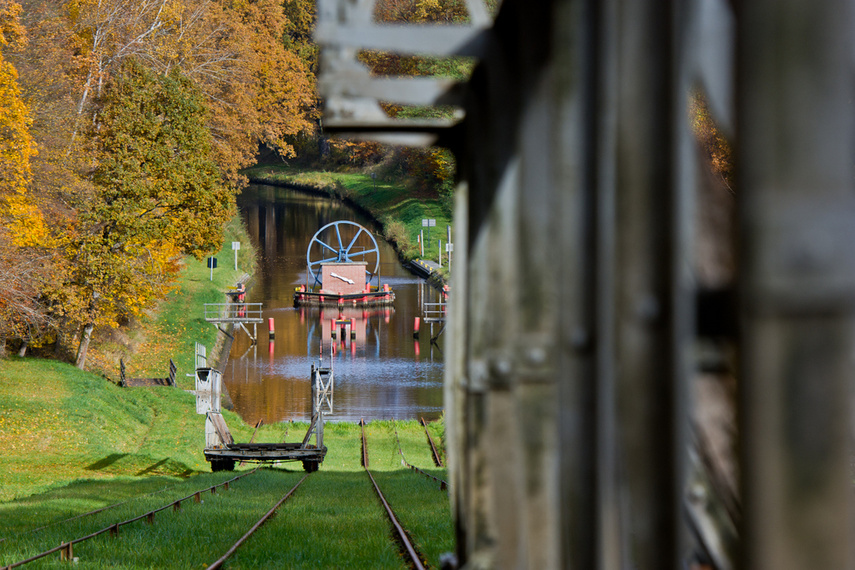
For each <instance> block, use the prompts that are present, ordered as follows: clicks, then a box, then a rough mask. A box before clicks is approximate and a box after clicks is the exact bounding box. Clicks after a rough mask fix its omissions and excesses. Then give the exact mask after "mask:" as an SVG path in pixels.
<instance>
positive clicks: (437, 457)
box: [419, 418, 445, 467]
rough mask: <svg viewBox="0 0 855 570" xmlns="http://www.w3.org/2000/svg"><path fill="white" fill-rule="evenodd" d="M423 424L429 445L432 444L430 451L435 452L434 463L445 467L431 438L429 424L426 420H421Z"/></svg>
mask: <svg viewBox="0 0 855 570" xmlns="http://www.w3.org/2000/svg"><path fill="white" fill-rule="evenodd" d="M419 420H420V421H421V423H422V426H424V428H425V434H426V435H427V439H428V443H430V449H431V451H432V452H433V463H434V465H436V466H437V467H445V465H444V464H443V463H442V458H441V457H440V456H439V453H438V452H437V450H436V446H435V445H434V444H433V438H432V437H431V436H430V430H429V429H428V425H427V422H426V421H425V419H424V418H419Z"/></svg>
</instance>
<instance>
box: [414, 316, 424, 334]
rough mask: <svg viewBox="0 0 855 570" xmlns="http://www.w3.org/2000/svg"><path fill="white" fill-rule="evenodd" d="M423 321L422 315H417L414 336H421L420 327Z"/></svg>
mask: <svg viewBox="0 0 855 570" xmlns="http://www.w3.org/2000/svg"><path fill="white" fill-rule="evenodd" d="M421 322H422V319H421V317H416V320H415V322H414V323H413V338H419V327H420V326H421Z"/></svg>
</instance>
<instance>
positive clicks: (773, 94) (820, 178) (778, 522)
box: [736, 0, 855, 570]
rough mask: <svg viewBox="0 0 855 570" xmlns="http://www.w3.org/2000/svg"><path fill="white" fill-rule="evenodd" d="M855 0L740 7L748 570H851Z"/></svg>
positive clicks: (766, 1) (792, 0)
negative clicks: (854, 4) (854, 54)
mask: <svg viewBox="0 0 855 570" xmlns="http://www.w3.org/2000/svg"><path fill="white" fill-rule="evenodd" d="M852 18H853V14H852V5H851V3H850V2H846V1H842V0H824V1H820V2H813V3H811V5H810V9H807V10H805V9H804V5H803V4H801V3H800V2H798V1H796V0H780V1H779V0H759V1H757V2H749V3H744V4H742V5H740V8H739V18H738V19H737V25H738V29H737V30H738V31H737V36H738V44H737V45H738V57H737V62H738V77H739V82H738V89H739V91H738V98H737V101H738V103H737V119H738V129H737V133H738V134H737V136H738V139H737V142H738V144H737V145H736V148H737V149H739V155H738V159H737V167H738V176H737V180H739V182H740V186H739V188H738V189H737V192H736V196H737V199H738V208H739V221H740V230H739V233H740V235H739V239H738V242H739V243H740V244H741V246H742V249H741V251H740V253H741V260H740V261H741V267H740V279H741V282H740V291H739V292H740V297H741V309H740V317H741V321H740V322H741V325H742V326H741V339H740V351H741V357H740V363H741V374H740V378H739V384H740V387H741V402H740V407H741V409H740V420H741V426H740V427H741V434H740V440H741V441H740V449H741V451H742V453H741V458H740V459H741V472H742V474H743V475H742V494H743V513H744V515H743V517H744V525H743V529H742V533H743V536H742V545H743V551H744V560H743V561H742V563H743V567H744V568H759V569H766V568H774V569H775V570H791V569H793V570H794V569H803V568H852V567H853V563H855V560H853V555H852V548H851V545H852V537H853V530H855V529H853V524H852V515H853V512H852V480H851V464H850V460H851V451H850V439H851V435H850V434H851V431H850V430H851V419H850V415H851V410H850V404H851V395H852V393H851V390H852V382H853V368H852V347H853V346H854V345H855V338H853V329H852V321H853V307H854V306H855V253H854V252H853V243H855V231H853V228H855V221H853V220H855V202H854V201H853V195H852V160H853V156H855V148H853V140H852V137H853V129H852V125H853V118H855V117H853V108H852V82H851V71H852V57H851V56H852V37H853V36H852Z"/></svg>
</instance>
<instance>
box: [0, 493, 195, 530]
mask: <svg viewBox="0 0 855 570" xmlns="http://www.w3.org/2000/svg"><path fill="white" fill-rule="evenodd" d="M177 486H178V484H177V483H176V484H175V485H169V486H168V487H164V488H163V489H158V490H157V491H152V492H151V493H145V494H143V495H137V496H135V497H131V498H129V499H126V500H124V501H122V502H120V503H113V504H112V505H106V506H104V507H101V508H98V509H95V510H93V511H88V512H85V513H81V514H79V515H74V516H73V517H69V518H67V519H63V520H61V521H53V522H50V523H48V524H46V525H42V526H40V527H37V528H33V529H29V530H23V531H21V532H18V533H16V534H14V535H12V536H7V537H4V538H0V542H5V541H7V540H10V539H12V538H19V537H21V536H23V535H25V534H33V533H35V532H38V531H40V530H44V529H46V528H50V527H52V526H56V525H59V524H64V523H67V522H71V521H74V520H77V519H82V518H83V517H88V516H91V515H97V514H98V513H102V512H104V511H109V510H110V509H115V508H116V507H121V506H122V505H127V504H128V503H130V502H133V501H136V500H137V499H144V498H146V497H151V496H152V495H157V494H158V493H163V492H165V491H168V490H169V489H174V488H175V487H177Z"/></svg>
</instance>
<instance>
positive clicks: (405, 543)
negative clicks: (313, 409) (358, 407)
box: [359, 420, 425, 570]
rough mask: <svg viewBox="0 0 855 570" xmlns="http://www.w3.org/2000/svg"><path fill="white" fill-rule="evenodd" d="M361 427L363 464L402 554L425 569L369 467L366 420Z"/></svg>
mask: <svg viewBox="0 0 855 570" xmlns="http://www.w3.org/2000/svg"><path fill="white" fill-rule="evenodd" d="M359 425H360V427H361V428H362V466H363V467H364V468H365V472H366V473H367V474H368V478H369V479H370V480H371V484H372V485H373V486H374V491H375V492H376V493H377V497H378V498H379V499H380V502H381V503H382V504H383V508H384V510H385V511H386V516H387V517H388V518H389V522H390V523H391V524H392V528H393V529H394V531H395V539H396V540H397V542H398V545H399V546H400V549H401V554H402V555H403V556H404V559H405V560H406V561H407V563H408V564H409V566H410V567H411V568H415V569H416V570H424V568H425V565H424V563H423V562H422V557H421V555H420V554H419V553H418V552H417V551H416V548H415V546H413V543H412V541H411V540H410V537H409V535H408V533H407V531H406V530H404V527H403V526H401V523H400V522H399V521H398V517H397V516H395V512H394V511H393V510H392V507H391V505H389V502H388V501H387V500H386V497H385V496H383V492H382V491H381V490H380V486H379V485H377V481H375V480H374V475H372V474H371V470H370V469H369V468H368V465H369V462H368V444H367V441H366V439H365V421H364V420H360V422H359Z"/></svg>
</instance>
